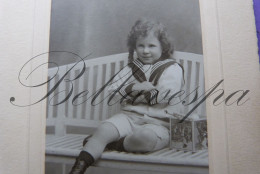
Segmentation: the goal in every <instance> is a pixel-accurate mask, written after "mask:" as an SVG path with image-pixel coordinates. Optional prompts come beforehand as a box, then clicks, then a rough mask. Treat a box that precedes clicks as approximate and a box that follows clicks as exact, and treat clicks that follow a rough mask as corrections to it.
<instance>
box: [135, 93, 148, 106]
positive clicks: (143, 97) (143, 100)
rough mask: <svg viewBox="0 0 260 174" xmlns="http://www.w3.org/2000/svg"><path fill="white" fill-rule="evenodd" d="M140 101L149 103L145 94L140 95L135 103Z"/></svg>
mask: <svg viewBox="0 0 260 174" xmlns="http://www.w3.org/2000/svg"><path fill="white" fill-rule="evenodd" d="M138 103H147V100H146V99H145V96H144V95H140V96H139V97H137V98H136V99H135V100H134V101H133V104H138Z"/></svg>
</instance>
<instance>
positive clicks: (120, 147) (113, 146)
mask: <svg viewBox="0 0 260 174" xmlns="http://www.w3.org/2000/svg"><path fill="white" fill-rule="evenodd" d="M124 140H125V137H123V138H120V139H119V140H118V141H115V142H112V143H109V144H108V145H107V146H106V149H107V150H117V151H120V152H124V151H126V150H125V148H124Z"/></svg>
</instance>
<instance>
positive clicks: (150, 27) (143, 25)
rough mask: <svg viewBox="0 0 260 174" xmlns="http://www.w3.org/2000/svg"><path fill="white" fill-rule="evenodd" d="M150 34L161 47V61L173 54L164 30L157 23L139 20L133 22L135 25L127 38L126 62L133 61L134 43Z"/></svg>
mask: <svg viewBox="0 0 260 174" xmlns="http://www.w3.org/2000/svg"><path fill="white" fill-rule="evenodd" d="M150 32H153V33H154V35H155V36H156V37H157V38H158V40H159V41H160V43H161V46H162V56H161V58H162V59H169V58H171V57H172V54H173V51H174V49H173V44H172V43H171V42H170V41H169V37H168V34H167V32H166V28H165V26H164V25H162V24H161V23H159V22H154V21H150V20H147V19H140V20H137V21H136V22H135V25H134V26H133V27H132V29H131V31H130V33H129V35H128V38H127V46H128V51H129V55H128V62H129V63H130V62H132V61H133V59H134V58H133V56H134V50H135V48H136V41H137V39H138V38H139V37H146V36H147V35H148V34H149V33H150Z"/></svg>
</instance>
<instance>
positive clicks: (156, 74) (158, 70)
mask: <svg viewBox="0 0 260 174" xmlns="http://www.w3.org/2000/svg"><path fill="white" fill-rule="evenodd" d="M160 59H161V58H160ZM160 59H158V61H156V62H155V63H154V64H153V65H152V70H151V75H150V78H149V82H152V83H153V85H154V86H156V85H157V83H158V80H159V78H160V77H161V75H162V73H163V72H164V70H165V69H166V68H168V67H169V66H171V65H173V64H175V63H177V62H175V61H174V60H172V59H165V60H160ZM129 66H130V68H131V69H132V73H133V76H134V77H135V78H136V79H137V80H138V81H139V82H144V81H147V79H146V77H145V72H144V70H143V66H144V63H143V62H142V61H141V60H140V59H135V60H134V61H133V62H132V63H131V64H129Z"/></svg>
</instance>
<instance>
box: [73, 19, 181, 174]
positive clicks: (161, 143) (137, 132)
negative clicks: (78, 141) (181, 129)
mask: <svg viewBox="0 0 260 174" xmlns="http://www.w3.org/2000/svg"><path fill="white" fill-rule="evenodd" d="M128 48H129V57H128V61H129V64H128V66H126V67H124V68H123V69H122V70H121V71H120V72H119V73H118V74H117V75H116V76H115V77H114V79H113V82H112V83H111V85H110V86H109V91H110V92H111V93H113V92H116V95H115V96H114V97H113V98H116V97H119V101H120V100H121V101H122V105H123V109H122V112H120V113H118V114H116V115H114V116H113V117H111V118H110V119H108V120H106V121H104V122H103V123H102V124H101V125H100V126H99V127H98V129H97V131H96V132H95V133H94V134H93V136H92V137H91V138H89V139H88V141H87V143H86V144H85V146H84V148H83V151H81V153H80V154H79V156H78V157H77V159H76V162H75V164H74V166H73V167H72V170H71V172H70V174H83V173H84V172H85V170H86V168H87V167H89V166H90V165H91V164H93V163H94V161H96V160H98V159H99V158H100V156H101V154H102V152H103V151H104V149H105V147H106V146H107V145H108V144H109V143H111V142H114V141H117V145H116V146H117V150H125V151H128V152H150V151H155V150H159V149H162V148H164V147H166V146H167V145H168V144H169V130H168V128H167V125H168V118H167V114H166V112H165V111H166V110H168V109H170V108H171V107H172V106H170V104H169V100H172V99H173V98H175V97H172V98H171V96H172V95H173V94H175V93H176V92H178V91H180V89H181V86H182V83H183V69H182V68H181V67H180V65H179V64H177V63H176V62H175V61H174V60H173V59H172V54H173V46H172V44H171V43H170V42H169V40H168V37H167V34H166V30H165V27H164V26H163V25H162V24H161V23H156V22H153V21H148V20H138V21H137V22H136V23H135V25H134V26H133V27H132V30H131V31H130V34H129V36H128ZM134 52H136V55H137V58H134ZM122 99H124V100H122ZM117 101H118V99H117ZM118 140H119V141H118Z"/></svg>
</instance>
